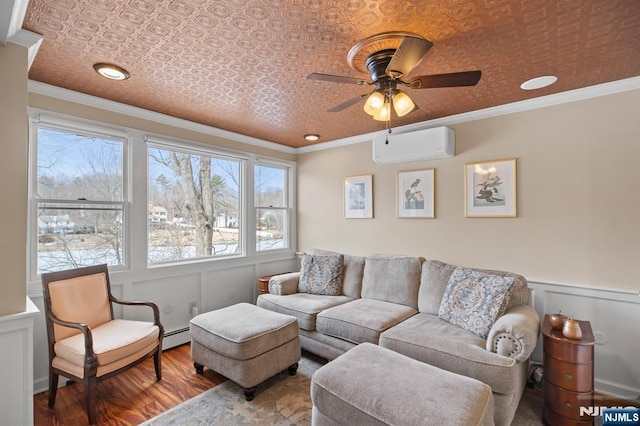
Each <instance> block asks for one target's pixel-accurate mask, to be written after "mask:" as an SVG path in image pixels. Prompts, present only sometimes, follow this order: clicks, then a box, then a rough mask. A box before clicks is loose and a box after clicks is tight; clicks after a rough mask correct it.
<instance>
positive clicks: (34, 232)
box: [27, 110, 131, 280]
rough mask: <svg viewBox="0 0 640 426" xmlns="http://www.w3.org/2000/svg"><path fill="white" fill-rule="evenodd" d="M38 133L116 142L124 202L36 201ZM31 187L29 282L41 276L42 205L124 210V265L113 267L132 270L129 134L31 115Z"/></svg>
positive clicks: (83, 122) (40, 114) (43, 115)
mask: <svg viewBox="0 0 640 426" xmlns="http://www.w3.org/2000/svg"><path fill="white" fill-rule="evenodd" d="M38 129H46V130H53V131H58V132H64V133H71V134H76V135H83V136H86V137H99V138H104V139H108V140H111V141H114V142H119V143H122V200H121V201H96V200H63V199H40V198H37V185H38V158H37V156H38V154H37V152H38ZM29 147H30V149H29V176H30V179H29V187H28V190H27V192H28V199H29V201H28V212H29V228H28V230H27V238H28V242H29V243H28V250H29V255H28V275H29V277H30V279H32V280H33V279H37V277H38V276H39V273H38V240H37V239H38V210H39V206H40V205H42V204H45V205H46V204H56V205H60V206H63V205H68V206H74V205H86V206H93V207H94V208H96V209H100V206H113V205H118V206H122V225H123V228H122V233H123V234H122V244H123V248H122V265H118V266H110V268H113V269H115V270H122V269H128V268H129V267H130V257H129V253H130V250H131V244H130V243H131V240H130V236H129V230H130V218H131V213H130V212H131V198H130V196H131V195H130V194H131V191H130V190H129V189H130V186H129V184H130V170H131V168H130V162H129V160H130V158H131V152H130V149H131V144H130V143H129V138H128V134H127V132H126V131H123V130H122V129H120V128H115V127H109V126H103V125H99V124H96V123H93V122H88V121H84V120H80V119H77V120H76V119H69V118H66V117H63V116H60V115H55V114H46V113H41V112H39V111H38V110H33V111H30V114H29Z"/></svg>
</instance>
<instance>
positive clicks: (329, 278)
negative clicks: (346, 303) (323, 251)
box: [298, 253, 344, 296]
mask: <svg viewBox="0 0 640 426" xmlns="http://www.w3.org/2000/svg"><path fill="white" fill-rule="evenodd" d="M343 267H344V256H342V255H341V254H340V255H331V256H319V255H313V254H306V253H305V254H304V255H303V256H302V268H301V271H300V281H299V282H298V291H299V292H300V293H309V294H321V295H325V296H339V295H341V294H342V269H343Z"/></svg>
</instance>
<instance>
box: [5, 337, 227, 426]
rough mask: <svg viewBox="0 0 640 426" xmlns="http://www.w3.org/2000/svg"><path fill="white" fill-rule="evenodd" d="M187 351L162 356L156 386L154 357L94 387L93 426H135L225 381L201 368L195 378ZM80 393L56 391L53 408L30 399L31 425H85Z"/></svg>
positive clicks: (78, 388)
mask: <svg viewBox="0 0 640 426" xmlns="http://www.w3.org/2000/svg"><path fill="white" fill-rule="evenodd" d="M189 351H190V348H189V345H188V344H187V345H182V346H178V347H176V348H172V349H169V350H166V351H164V352H163V354H162V380H160V381H159V382H158V381H156V374H155V370H154V368H153V358H150V359H148V360H146V361H144V362H143V363H142V364H139V365H138V366H136V367H134V368H133V369H131V370H128V371H126V372H124V373H122V374H119V375H117V376H115V377H112V378H110V379H107V380H105V381H104V382H101V383H98V403H97V408H96V410H97V417H98V422H99V423H98V424H101V425H137V424H139V423H141V422H144V421H145V420H148V419H151V418H152V417H155V416H157V415H158V414H160V413H162V412H164V411H167V410H168V409H169V408H172V407H174V406H176V405H178V404H180V403H181V402H183V401H186V400H188V399H189V398H192V397H194V396H196V395H199V394H201V393H202V392H204V391H206V390H207V389H210V388H212V387H214V386H216V385H218V384H220V383H222V382H224V381H225V380H226V378H225V377H223V376H221V375H219V374H217V373H215V372H214V371H212V370H209V369H205V370H204V374H203V375H200V374H196V370H195V368H193V363H192V362H191V354H190V352H189ZM83 390H84V389H83V387H82V385H81V384H76V383H73V384H71V385H68V386H65V387H62V388H60V389H58V394H57V396H56V403H55V405H54V406H53V407H52V408H49V407H48V406H47V402H48V398H49V392H42V393H39V394H37V395H35V396H34V397H33V402H34V424H35V425H36V426H40V425H64V426H72V425H86V424H87V423H88V420H87V415H86V412H85V409H84V404H83V394H84V393H83ZM0 416H1V414H0ZM0 424H2V419H1V418H0Z"/></svg>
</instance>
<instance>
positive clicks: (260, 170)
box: [253, 165, 287, 207]
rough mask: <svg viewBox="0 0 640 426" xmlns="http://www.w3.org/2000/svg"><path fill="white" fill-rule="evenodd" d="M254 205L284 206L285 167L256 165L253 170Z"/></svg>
mask: <svg viewBox="0 0 640 426" xmlns="http://www.w3.org/2000/svg"><path fill="white" fill-rule="evenodd" d="M253 179H254V182H255V183H254V194H255V205H256V207H286V206H287V204H286V194H285V187H286V182H287V173H286V169H283V168H281V167H273V166H265V165H256V166H255V168H254V172H253Z"/></svg>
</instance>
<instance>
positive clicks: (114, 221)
mask: <svg viewBox="0 0 640 426" xmlns="http://www.w3.org/2000/svg"><path fill="white" fill-rule="evenodd" d="M123 213H124V212H123V206H122V205H99V206H96V205H86V204H84V205H82V204H78V205H65V206H62V205H58V206H56V205H44V204H39V206H38V273H39V274H40V273H43V272H51V271H61V270H64V269H74V268H79V267H82V266H92V265H99V264H102V263H107V264H108V265H110V266H122V265H123V264H124V262H123V238H124V234H123V226H122V218H123V217H124V214H123Z"/></svg>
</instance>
